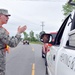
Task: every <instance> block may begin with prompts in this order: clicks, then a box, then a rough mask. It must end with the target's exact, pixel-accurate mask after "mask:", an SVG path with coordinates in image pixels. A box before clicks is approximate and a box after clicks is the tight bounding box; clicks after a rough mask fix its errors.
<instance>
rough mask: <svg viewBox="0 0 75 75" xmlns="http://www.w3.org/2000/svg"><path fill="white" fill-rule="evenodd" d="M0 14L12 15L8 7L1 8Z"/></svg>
mask: <svg viewBox="0 0 75 75" xmlns="http://www.w3.org/2000/svg"><path fill="white" fill-rule="evenodd" d="M0 14H3V15H7V16H11V15H10V14H9V13H8V10H6V9H0Z"/></svg>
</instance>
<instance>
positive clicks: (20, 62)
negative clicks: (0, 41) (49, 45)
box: [6, 43, 45, 75]
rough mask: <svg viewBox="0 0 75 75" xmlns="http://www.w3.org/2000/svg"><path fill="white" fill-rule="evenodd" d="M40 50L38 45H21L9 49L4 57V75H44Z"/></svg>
mask: <svg viewBox="0 0 75 75" xmlns="http://www.w3.org/2000/svg"><path fill="white" fill-rule="evenodd" d="M41 49H42V46H41V45H39V44H30V45H23V44H22V43H20V44H19V45H18V46H17V47H15V48H10V50H11V51H10V53H9V54H7V55H6V75H45V62H44V59H43V58H42V57H41Z"/></svg>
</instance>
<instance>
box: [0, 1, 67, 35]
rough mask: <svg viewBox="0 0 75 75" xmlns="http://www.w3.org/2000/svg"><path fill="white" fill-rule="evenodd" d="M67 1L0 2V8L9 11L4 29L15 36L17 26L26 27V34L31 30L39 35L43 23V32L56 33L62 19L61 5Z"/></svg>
mask: <svg viewBox="0 0 75 75" xmlns="http://www.w3.org/2000/svg"><path fill="white" fill-rule="evenodd" d="M67 1H68V0H36V1H35V0H31V1H28V0H13V1H10V0H0V8H5V9H8V10H9V13H10V14H11V17H9V21H8V24H6V25H4V27H5V28H6V29H7V30H8V31H9V32H10V35H15V34H16V32H17V28H18V26H19V25H20V26H23V25H27V30H26V32H27V33H29V32H30V31H31V30H33V31H34V32H35V34H39V33H40V31H41V30H42V26H41V25H42V21H43V22H44V31H45V32H51V31H58V29H59V27H60V26H61V24H62V19H63V18H64V15H63V11H62V10H63V9H62V5H64V4H65V3H66V2H67Z"/></svg>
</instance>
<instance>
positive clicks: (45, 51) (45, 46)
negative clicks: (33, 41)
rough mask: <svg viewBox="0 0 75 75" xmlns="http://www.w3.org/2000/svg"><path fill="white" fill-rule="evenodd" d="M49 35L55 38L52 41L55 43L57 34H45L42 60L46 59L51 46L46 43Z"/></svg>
mask: <svg viewBox="0 0 75 75" xmlns="http://www.w3.org/2000/svg"><path fill="white" fill-rule="evenodd" d="M49 34H51V35H52V36H53V38H52V41H54V40H55V36H56V34H57V32H50V33H45V34H44V36H43V39H44V40H43V46H42V58H45V57H46V53H47V52H48V51H49V47H50V46H51V44H48V43H45V41H48V39H47V38H48V36H49ZM45 36H46V37H45Z"/></svg>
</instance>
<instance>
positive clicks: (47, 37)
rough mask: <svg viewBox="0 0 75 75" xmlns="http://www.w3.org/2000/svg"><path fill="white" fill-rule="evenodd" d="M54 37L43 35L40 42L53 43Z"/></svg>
mask: <svg viewBox="0 0 75 75" xmlns="http://www.w3.org/2000/svg"><path fill="white" fill-rule="evenodd" d="M52 40H53V36H52V35H51V34H43V35H42V36H41V38H40V41H41V42H43V43H51V42H52Z"/></svg>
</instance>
